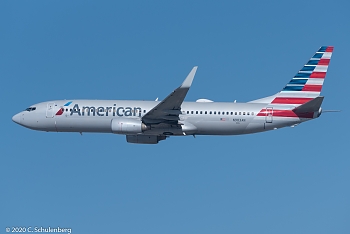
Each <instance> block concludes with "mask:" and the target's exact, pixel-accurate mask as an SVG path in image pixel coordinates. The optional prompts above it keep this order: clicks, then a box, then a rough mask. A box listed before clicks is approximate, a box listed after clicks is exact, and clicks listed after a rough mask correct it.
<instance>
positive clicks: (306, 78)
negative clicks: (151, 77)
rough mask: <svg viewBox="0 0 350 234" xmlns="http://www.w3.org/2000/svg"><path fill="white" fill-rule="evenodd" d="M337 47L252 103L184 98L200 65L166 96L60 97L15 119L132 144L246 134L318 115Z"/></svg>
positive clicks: (317, 56)
mask: <svg viewBox="0 0 350 234" xmlns="http://www.w3.org/2000/svg"><path fill="white" fill-rule="evenodd" d="M332 52H333V46H322V47H321V48H320V49H319V50H318V51H317V52H316V54H315V55H314V56H313V57H312V58H311V59H310V60H309V61H308V62H307V63H306V64H305V65H304V66H303V68H302V69H301V70H300V71H299V72H298V73H297V74H296V75H295V76H294V77H293V78H292V79H291V81H290V82H289V83H288V84H287V85H286V86H285V87H284V88H283V89H282V90H281V91H280V92H278V93H277V94H275V95H272V96H269V97H265V98H261V99H258V100H254V101H250V102H247V103H236V102H213V101H211V100H208V99H198V100H197V101H196V102H184V99H185V97H186V94H187V92H188V90H189V89H190V87H191V84H192V81H193V78H194V76H195V73H196V70H197V67H194V68H193V69H192V70H191V72H190V73H189V74H188V76H187V78H186V79H185V80H184V82H183V83H182V85H181V86H180V87H178V88H177V89H175V90H174V91H173V92H172V93H170V94H169V95H168V96H167V97H166V98H165V99H164V100H162V101H158V100H156V101H131V100H129V101H127V100H57V101H48V102H42V103H38V104H35V105H32V106H30V107H28V108H27V109H25V110H24V111H22V112H20V113H18V114H16V115H14V116H13V117H12V120H13V121H14V122H15V123H17V124H19V125H22V126H24V127H27V128H30V129H33V130H39V131H46V132H78V133H83V132H95V133H114V134H123V135H126V140H127V142H129V143H142V144H157V143H158V142H159V141H161V140H165V139H166V138H167V137H169V136H188V135H193V136H195V135H240V134H248V133H257V132H264V131H268V130H273V129H278V128H282V127H287V126H291V127H293V126H296V125H298V124H300V123H302V122H305V121H308V120H312V119H316V118H318V117H319V116H320V115H321V113H322V108H321V104H322V101H323V98H324V97H323V96H320V94H321V89H322V86H323V82H324V79H325V77H326V73H327V69H328V65H329V62H330V59H331V56H332Z"/></svg>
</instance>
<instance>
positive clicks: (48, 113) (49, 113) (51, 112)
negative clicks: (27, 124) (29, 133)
mask: <svg viewBox="0 0 350 234" xmlns="http://www.w3.org/2000/svg"><path fill="white" fill-rule="evenodd" d="M54 106H55V103H53V102H50V103H47V109H46V118H53V117H54V110H53V109H54Z"/></svg>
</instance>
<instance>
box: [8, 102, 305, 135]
mask: <svg viewBox="0 0 350 234" xmlns="http://www.w3.org/2000/svg"><path fill="white" fill-rule="evenodd" d="M65 103H67V101H66V100H57V101H49V102H42V103H38V104H35V105H32V107H35V110H33V111H22V112H20V113H18V114H16V115H15V116H14V117H13V121H15V122H16V123H18V124H20V125H22V126H25V127H27V128H30V129H33V130H40V131H47V132H95V133H112V130H111V122H112V120H113V119H120V118H123V119H136V120H141V118H142V116H143V115H144V114H145V113H147V112H148V111H149V110H151V109H152V108H154V107H155V106H156V105H157V104H158V103H159V101H130V100H128V101H125V100H73V101H72V104H70V105H69V106H64V105H65ZM266 107H268V105H267V104H263V103H229V102H183V103H182V105H181V112H182V114H180V115H179V118H180V120H179V122H180V123H184V126H187V125H190V126H191V128H190V129H187V130H186V129H185V127H183V129H180V130H176V129H175V130H174V129H169V128H167V127H165V128H162V127H157V128H151V129H147V130H145V131H143V132H142V133H139V134H145V135H238V134H248V133H256V132H263V131H268V130H273V129H277V128H282V127H286V126H295V125H296V124H299V123H301V122H304V121H306V120H310V119H308V118H298V117H276V116H273V115H268V114H266V115H263V116H261V115H259V116H258V113H259V112H260V111H261V110H262V109H265V108H266ZM62 108H63V111H61V113H59V114H57V112H59V111H60V109H62ZM125 135H127V134H125Z"/></svg>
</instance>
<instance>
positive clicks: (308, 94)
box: [271, 46, 333, 105]
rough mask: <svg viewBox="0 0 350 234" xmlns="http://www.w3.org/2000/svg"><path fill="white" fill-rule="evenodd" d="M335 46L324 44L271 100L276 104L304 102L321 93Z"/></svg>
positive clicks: (298, 103)
mask: <svg viewBox="0 0 350 234" xmlns="http://www.w3.org/2000/svg"><path fill="white" fill-rule="evenodd" d="M332 52H333V46H322V47H321V48H320V49H319V50H318V51H317V52H316V54H315V55H314V56H313V57H312V58H311V59H310V60H309V61H308V62H307V63H306V64H305V65H304V67H303V68H302V69H301V70H300V71H299V72H298V73H297V74H296V75H295V76H294V77H293V79H292V80H291V81H290V82H289V83H288V84H287V85H286V86H285V87H284V89H283V90H282V91H281V92H279V93H278V94H277V95H276V97H275V99H274V100H273V101H272V102H271V103H274V104H295V105H301V104H304V103H306V102H308V101H310V100H312V99H313V98H316V97H318V96H319V95H320V93H321V90H322V86H323V82H324V79H325V77H326V73H327V70H328V65H329V62H330V59H331V56H332Z"/></svg>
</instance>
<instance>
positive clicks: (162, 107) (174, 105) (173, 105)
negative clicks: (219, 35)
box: [142, 67, 197, 125]
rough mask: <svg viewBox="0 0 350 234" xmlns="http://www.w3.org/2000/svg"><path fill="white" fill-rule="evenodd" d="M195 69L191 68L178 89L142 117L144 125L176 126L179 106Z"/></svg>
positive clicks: (189, 85) (179, 112) (179, 111)
mask: <svg viewBox="0 0 350 234" xmlns="http://www.w3.org/2000/svg"><path fill="white" fill-rule="evenodd" d="M196 71H197V67H194V68H192V70H191V72H190V73H189V74H188V76H187V77H186V79H185V80H184V82H183V83H182V85H181V86H180V87H178V88H177V89H175V90H174V91H173V92H172V93H171V94H169V95H168V96H167V97H166V98H165V99H164V100H163V101H161V102H160V103H159V104H158V105H157V106H155V107H154V108H153V109H152V110H150V111H149V112H148V113H146V114H145V115H144V116H143V117H142V122H144V123H145V124H160V123H164V124H176V125H177V124H178V120H179V119H180V118H179V114H181V104H182V102H183V101H184V99H185V97H186V94H187V92H188V90H189V89H190V87H191V84H192V81H193V78H194V75H195V74H196Z"/></svg>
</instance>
